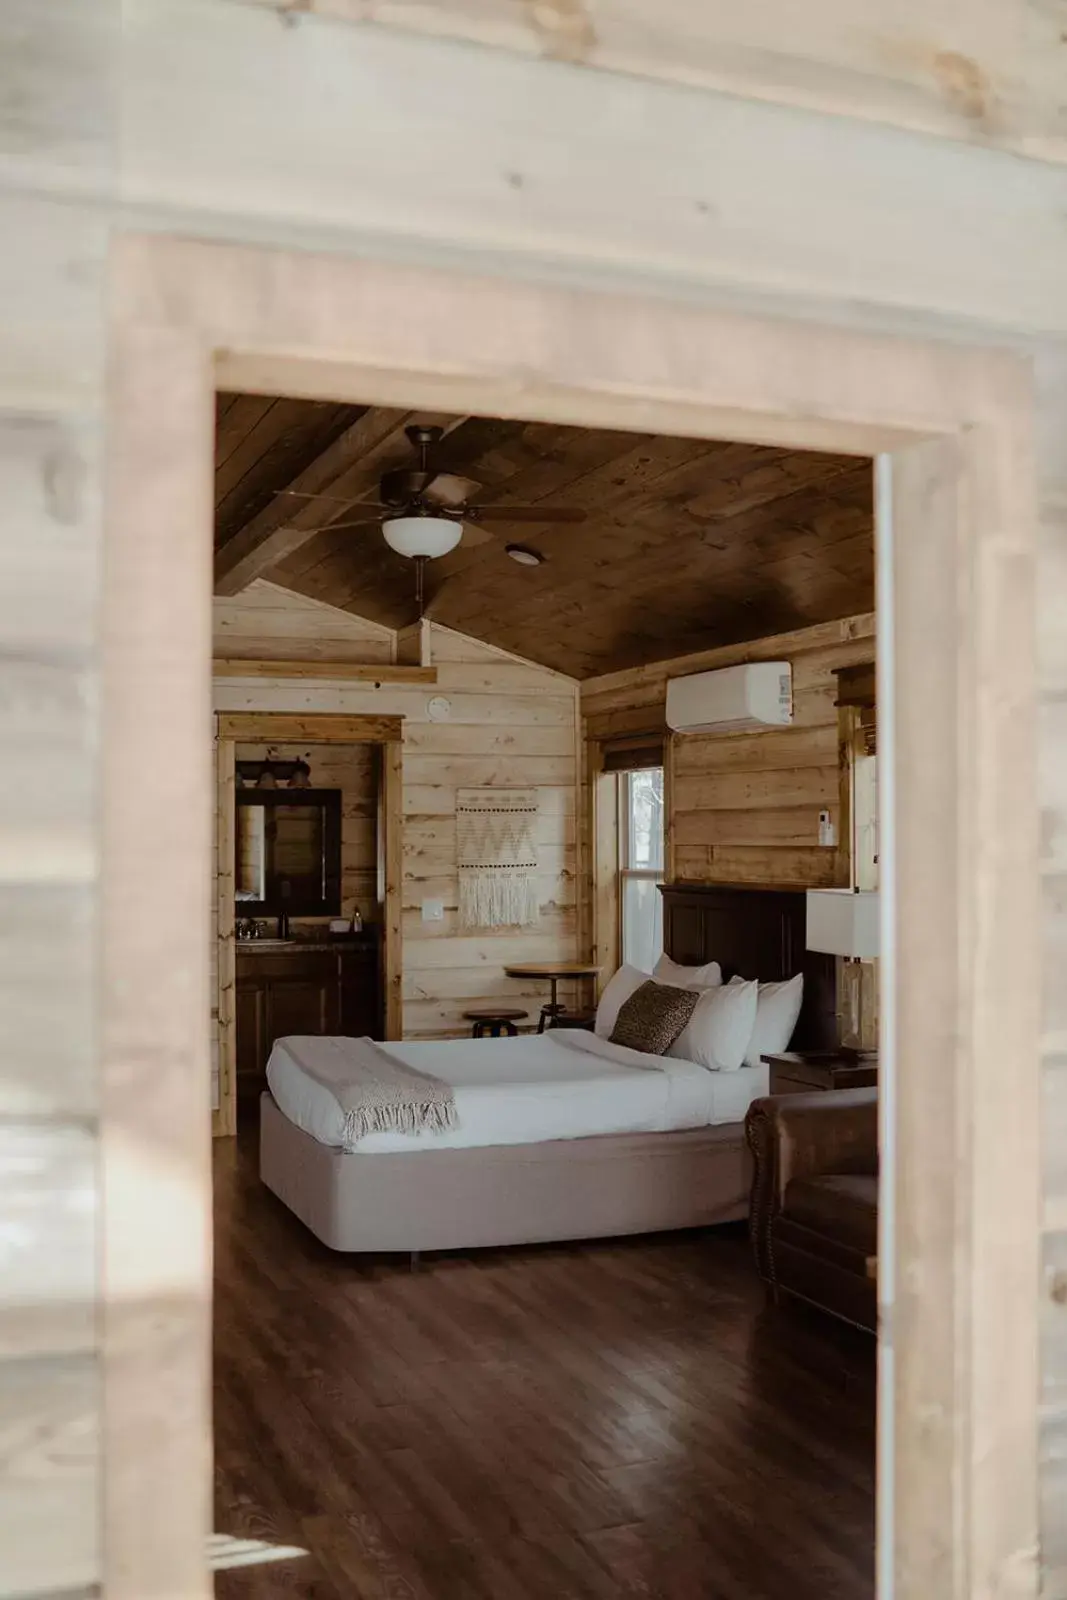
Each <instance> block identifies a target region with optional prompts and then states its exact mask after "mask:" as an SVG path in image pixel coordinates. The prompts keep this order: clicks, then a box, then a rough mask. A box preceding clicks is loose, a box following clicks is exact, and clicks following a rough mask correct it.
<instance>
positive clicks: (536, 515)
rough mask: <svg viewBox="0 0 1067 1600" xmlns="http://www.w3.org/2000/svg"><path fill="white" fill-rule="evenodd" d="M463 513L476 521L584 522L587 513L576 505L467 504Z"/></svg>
mask: <svg viewBox="0 0 1067 1600" xmlns="http://www.w3.org/2000/svg"><path fill="white" fill-rule="evenodd" d="M465 515H467V516H468V517H470V518H471V519H472V520H473V521H476V522H584V521H585V520H586V518H587V516H588V515H589V513H588V512H587V511H580V510H579V509H578V507H577V506H558V507H557V508H556V509H555V510H552V508H551V507H549V506H468V508H467V511H466V513H465Z"/></svg>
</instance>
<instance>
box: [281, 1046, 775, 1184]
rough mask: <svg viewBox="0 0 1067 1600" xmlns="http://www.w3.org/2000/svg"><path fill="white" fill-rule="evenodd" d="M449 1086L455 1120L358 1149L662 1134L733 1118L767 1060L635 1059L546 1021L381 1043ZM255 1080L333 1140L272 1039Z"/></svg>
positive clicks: (316, 1134) (325, 1093)
mask: <svg viewBox="0 0 1067 1600" xmlns="http://www.w3.org/2000/svg"><path fill="white" fill-rule="evenodd" d="M383 1048H384V1049H386V1050H388V1051H389V1052H390V1053H391V1054H392V1055H395V1056H396V1057H397V1058H398V1059H399V1060H400V1061H403V1062H406V1063H407V1065H408V1066H411V1067H414V1068H415V1069H416V1070H417V1071H419V1072H428V1073H432V1075H433V1076H434V1077H436V1078H440V1079H442V1080H443V1081H444V1082H445V1083H450V1084H451V1085H452V1087H453V1089H454V1090H455V1098H456V1110H457V1112H458V1113H459V1126H458V1127H456V1128H453V1129H449V1130H448V1131H446V1132H442V1133H418V1134H414V1135H412V1134H399V1133H375V1134H370V1135H369V1136H368V1137H367V1138H365V1139H361V1140H360V1141H359V1142H358V1144H357V1145H356V1147H355V1148H356V1150H357V1151H358V1152H359V1153H360V1154H363V1153H366V1154H374V1153H379V1154H381V1153H386V1152H389V1153H396V1152H408V1151H413V1150H459V1149H471V1148H474V1147H475V1146H479V1145H501V1144H540V1143H543V1142H545V1141H546V1140H549V1139H584V1138H588V1137H590V1136H592V1135H594V1134H608V1133H663V1132H667V1131H669V1130H671V1129H677V1128H702V1127H708V1126H711V1125H713V1124H717V1123H727V1122H740V1121H741V1120H742V1119H743V1118H744V1115H745V1112H746V1111H747V1110H748V1107H749V1105H750V1104H751V1102H752V1101H753V1100H756V1099H758V1098H759V1096H760V1095H764V1094H766V1093H767V1068H766V1066H759V1067H743V1068H742V1069H741V1071H740V1072H709V1071H708V1070H707V1069H706V1068H704V1067H699V1066H697V1064H696V1063H695V1062H693V1061H676V1060H673V1059H671V1058H670V1057H668V1056H647V1055H643V1054H641V1053H640V1052H639V1051H637V1050H627V1049H626V1048H625V1047H624V1046H622V1045H616V1044H611V1043H609V1041H608V1040H606V1039H599V1038H597V1037H596V1036H595V1035H594V1034H590V1033H583V1032H578V1031H572V1030H569V1029H555V1030H552V1031H550V1032H547V1033H543V1034H536V1033H534V1034H523V1035H521V1036H520V1037H519V1038H517V1039H440V1040H434V1041H424V1042H419V1043H412V1044H403V1043H399V1042H395V1043H394V1042H390V1043H388V1044H386V1045H385V1046H383ZM267 1082H268V1083H269V1084H270V1090H271V1094H272V1095H273V1096H274V1099H275V1102H276V1104H277V1105H278V1108H279V1110H280V1111H282V1112H283V1113H284V1115H285V1116H287V1117H288V1118H289V1120H290V1122H294V1123H295V1124H296V1126H297V1127H298V1128H302V1129H303V1130H304V1132H305V1133H309V1134H310V1135H311V1136H312V1138H314V1139H317V1140H318V1141H319V1143H320V1144H325V1145H333V1146H336V1147H341V1146H342V1145H343V1137H342V1133H343V1125H344V1118H343V1115H342V1112H341V1107H340V1106H339V1105H338V1103H337V1101H336V1099H335V1098H334V1096H333V1095H332V1094H331V1093H330V1091H329V1090H328V1089H326V1088H324V1087H323V1086H322V1085H321V1084H319V1083H316V1082H315V1081H314V1079H312V1078H309V1077H308V1076H307V1074H306V1073H305V1072H304V1071H303V1070H302V1069H301V1067H300V1066H299V1064H298V1063H297V1062H296V1061H295V1060H294V1059H293V1057H292V1055H291V1054H290V1053H289V1051H288V1050H287V1049H286V1041H285V1040H284V1039H279V1040H277V1041H276V1042H275V1045H274V1049H273V1050H272V1051H271V1056H270V1060H269V1062H268V1063H267Z"/></svg>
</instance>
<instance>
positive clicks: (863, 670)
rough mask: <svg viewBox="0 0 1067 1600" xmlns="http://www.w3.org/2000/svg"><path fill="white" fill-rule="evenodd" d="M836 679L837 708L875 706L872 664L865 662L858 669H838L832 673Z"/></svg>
mask: <svg viewBox="0 0 1067 1600" xmlns="http://www.w3.org/2000/svg"><path fill="white" fill-rule="evenodd" d="M834 677H835V678H836V679H837V704H838V705H839V706H870V707H871V709H872V710H873V709H874V705H875V698H876V696H875V686H874V662H873V661H868V662H865V663H864V664H863V665H862V666H859V667H838V669H837V671H836V672H835V673H834Z"/></svg>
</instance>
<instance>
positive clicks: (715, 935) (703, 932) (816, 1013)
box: [660, 883, 838, 1050]
mask: <svg viewBox="0 0 1067 1600" xmlns="http://www.w3.org/2000/svg"><path fill="white" fill-rule="evenodd" d="M660 893H661V894H662V895H663V948H664V949H665V950H666V952H667V954H668V955H669V956H670V957H671V959H672V960H674V961H680V962H682V963H683V964H684V965H685V966H692V967H696V966H700V965H701V964H702V963H703V962H705V961H717V962H718V963H719V965H720V966H721V967H722V976H723V982H724V983H728V982H729V981H730V979H731V978H732V977H734V976H735V975H736V974H738V973H739V974H740V975H741V977H742V978H760V979H762V981H763V982H764V983H775V982H777V981H779V980H780V979H782V978H791V977H792V976H793V974H794V973H797V972H803V974H804V1004H803V1006H802V1007H801V1012H800V1018H799V1020H798V1022H797V1026H796V1031H795V1032H794V1034H793V1048H794V1049H795V1050H831V1049H833V1048H834V1047H835V1046H836V1044H837V1042H838V1031H837V1030H838V1024H837V971H836V964H835V962H834V958H833V956H824V955H819V954H817V953H816V952H815V951H813V950H807V949H805V925H806V916H807V913H806V900H805V895H804V891H803V890H802V889H750V888H741V887H740V886H739V885H737V884H718V883H665V884H663V885H662V887H661V889H660Z"/></svg>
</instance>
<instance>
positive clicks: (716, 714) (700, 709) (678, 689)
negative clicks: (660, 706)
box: [667, 661, 793, 733]
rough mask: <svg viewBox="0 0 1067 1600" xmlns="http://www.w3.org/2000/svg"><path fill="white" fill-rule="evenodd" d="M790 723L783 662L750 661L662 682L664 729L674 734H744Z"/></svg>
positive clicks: (789, 683)
mask: <svg viewBox="0 0 1067 1600" xmlns="http://www.w3.org/2000/svg"><path fill="white" fill-rule="evenodd" d="M792 720H793V669H792V667H791V666H790V664H789V662H788V661H754V662H751V663H750V664H749V665H748V666H745V667H724V668H722V670H721V671H719V672H695V673H693V674H692V676H691V677H688V678H669V679H668V680H667V726H668V728H673V729H674V731H675V732H676V733H744V732H745V731H746V729H750V728H783V727H787V726H788V725H789V723H791V722H792Z"/></svg>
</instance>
